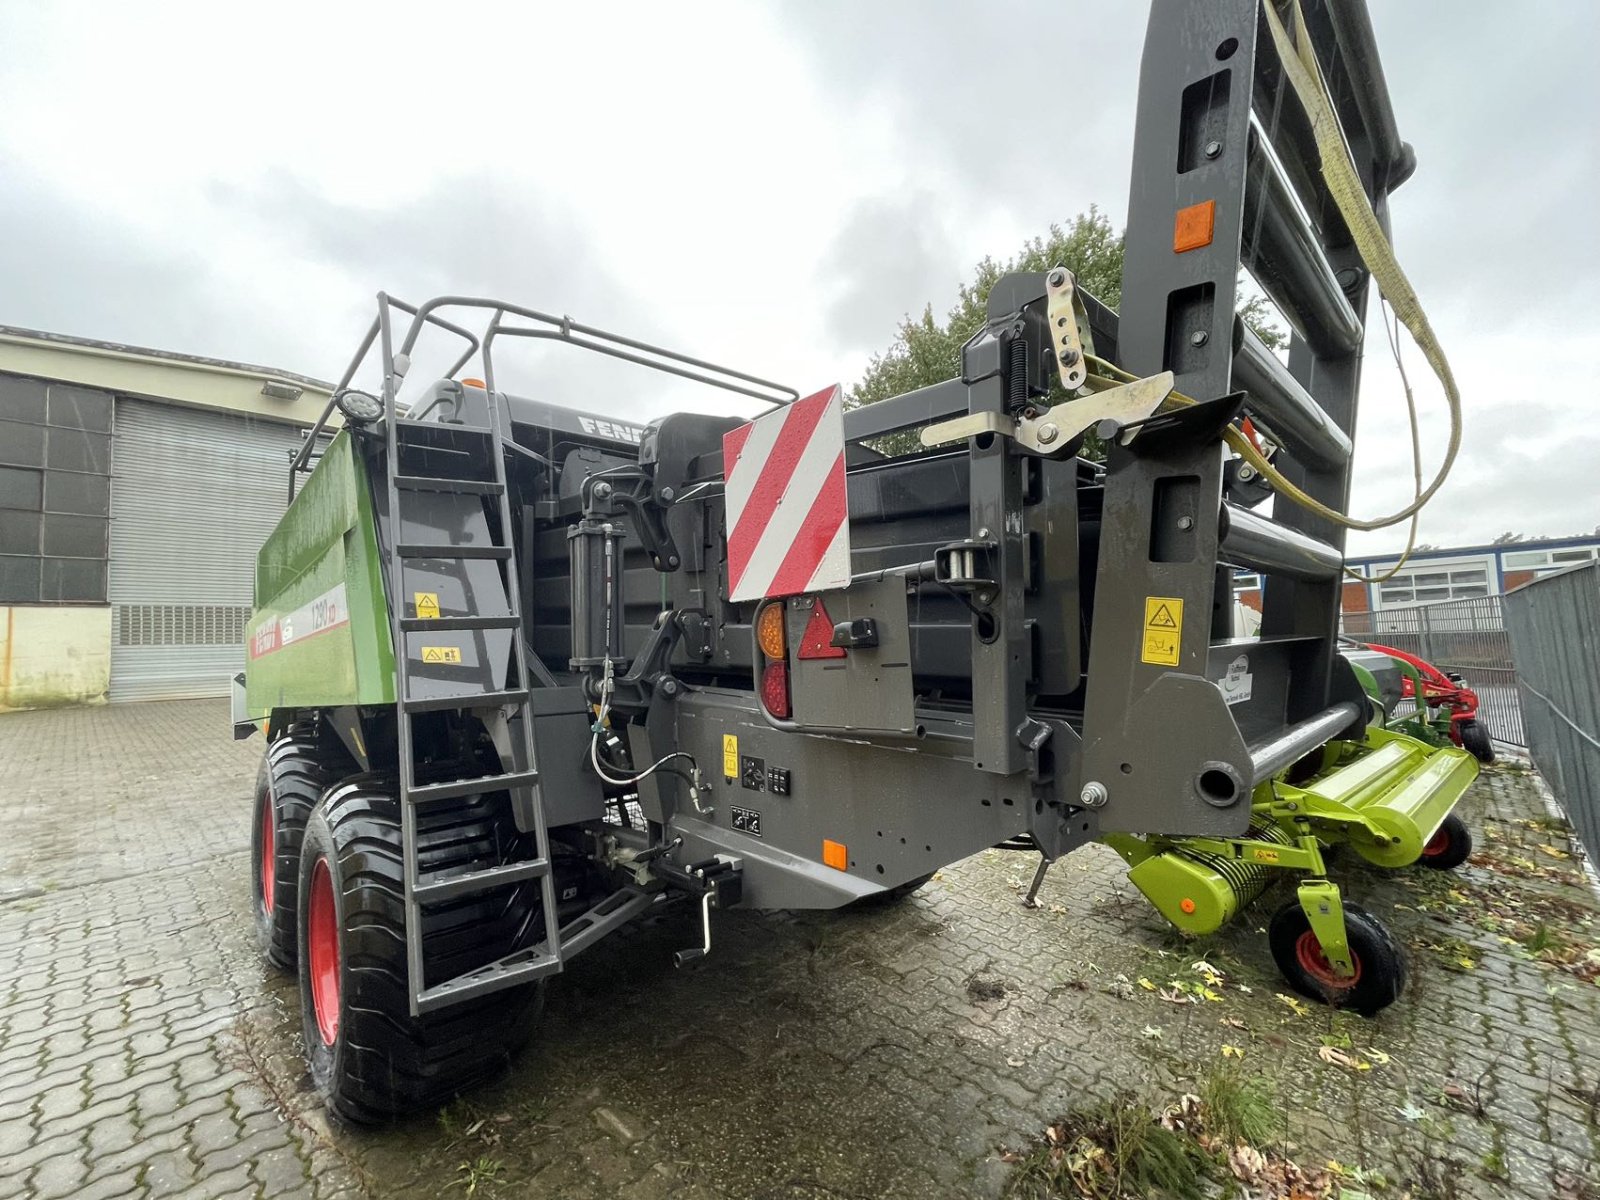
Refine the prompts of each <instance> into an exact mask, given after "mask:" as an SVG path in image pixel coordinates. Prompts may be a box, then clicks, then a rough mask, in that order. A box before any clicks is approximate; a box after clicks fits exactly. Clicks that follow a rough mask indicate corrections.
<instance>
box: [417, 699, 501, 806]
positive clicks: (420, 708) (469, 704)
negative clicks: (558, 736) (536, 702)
mask: <svg viewBox="0 0 1600 1200" xmlns="http://www.w3.org/2000/svg"><path fill="white" fill-rule="evenodd" d="M527 700H528V689H527V688H512V689H511V690H510V691H504V692H467V693H464V694H461V695H454V696H412V697H410V698H408V699H406V700H404V701H402V705H403V707H404V708H405V710H406V711H407V712H439V711H440V710H441V709H446V708H494V707H498V706H499V705H502V704H525V703H527ZM413 790H415V789H413Z"/></svg>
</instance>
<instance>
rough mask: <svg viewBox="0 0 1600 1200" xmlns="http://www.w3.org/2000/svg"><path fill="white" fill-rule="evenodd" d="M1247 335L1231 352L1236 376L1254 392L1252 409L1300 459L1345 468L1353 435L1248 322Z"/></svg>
mask: <svg viewBox="0 0 1600 1200" xmlns="http://www.w3.org/2000/svg"><path fill="white" fill-rule="evenodd" d="M1243 335H1244V336H1243V339H1242V340H1241V342H1240V344H1239V352H1238V353H1237V354H1236V355H1234V358H1233V380H1234V383H1235V384H1236V385H1237V386H1239V387H1242V388H1244V389H1245V391H1247V392H1249V393H1250V405H1249V407H1250V411H1251V412H1252V413H1255V414H1256V415H1257V416H1259V417H1260V418H1261V420H1262V422H1263V423H1264V424H1266V425H1267V426H1268V427H1269V428H1270V430H1271V432H1272V433H1273V434H1274V435H1275V436H1276V437H1277V439H1278V440H1279V441H1280V442H1281V444H1282V445H1283V447H1284V449H1285V450H1287V451H1288V452H1289V453H1290V454H1292V455H1294V456H1295V457H1296V458H1298V459H1299V460H1300V461H1302V462H1305V463H1309V464H1310V465H1312V466H1314V467H1321V468H1327V469H1332V470H1339V469H1342V468H1343V467H1344V465H1345V464H1346V463H1348V462H1349V461H1350V453H1351V447H1350V435H1349V434H1347V433H1345V431H1344V430H1342V429H1340V428H1339V426H1338V425H1337V424H1335V422H1334V420H1333V418H1332V417H1330V416H1329V415H1328V414H1327V413H1325V412H1324V411H1323V410H1322V406H1321V405H1320V404H1318V403H1317V402H1316V401H1315V400H1313V399H1312V398H1311V393H1309V392H1308V391H1306V390H1305V388H1303V387H1301V386H1300V384H1299V383H1298V382H1297V381H1296V380H1295V378H1294V376H1293V375H1291V374H1289V368H1288V367H1287V366H1285V365H1284V364H1283V362H1282V361H1281V360H1280V359H1279V358H1278V356H1277V355H1276V354H1274V353H1273V352H1272V351H1271V350H1268V349H1267V347H1266V345H1265V344H1264V343H1263V342H1262V341H1261V339H1260V338H1258V337H1257V336H1256V335H1255V334H1254V333H1253V332H1252V331H1251V330H1250V329H1248V328H1246V329H1244V331H1243Z"/></svg>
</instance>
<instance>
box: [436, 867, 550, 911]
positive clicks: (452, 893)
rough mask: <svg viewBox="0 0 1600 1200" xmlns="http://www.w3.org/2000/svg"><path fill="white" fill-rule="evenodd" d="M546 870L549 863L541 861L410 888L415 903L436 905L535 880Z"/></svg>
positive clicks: (469, 873) (488, 870) (494, 868)
mask: <svg viewBox="0 0 1600 1200" xmlns="http://www.w3.org/2000/svg"><path fill="white" fill-rule="evenodd" d="M549 871H550V863H549V861H548V860H546V859H543V858H535V859H530V860H529V861H528V862H520V863H507V864H505V865H504V866H499V867H485V868H484V869H483V870H481V871H468V872H466V873H465V874H463V875H454V876H451V877H450V878H449V879H441V880H439V881H437V882H436V883H419V884H417V885H416V886H414V887H413V888H412V889H411V898H412V899H413V900H415V901H416V902H417V903H418V904H438V903H439V902H440V901H443V900H454V899H455V898H456V897H457V896H470V895H472V894H473V893H474V892H486V891H488V890H489V889H490V888H495V887H504V886H505V885H506V884H508V883H521V882H522V881H523V880H524V879H538V878H540V877H542V876H544V875H546V874H548V873H549Z"/></svg>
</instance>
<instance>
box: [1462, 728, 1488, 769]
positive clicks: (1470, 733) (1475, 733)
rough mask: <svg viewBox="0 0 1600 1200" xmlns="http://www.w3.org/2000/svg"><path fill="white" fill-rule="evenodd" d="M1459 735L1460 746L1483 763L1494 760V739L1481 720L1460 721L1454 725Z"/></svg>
mask: <svg viewBox="0 0 1600 1200" xmlns="http://www.w3.org/2000/svg"><path fill="white" fill-rule="evenodd" d="M1456 732H1457V733H1459V734H1460V735H1461V748H1462V749H1463V750H1465V751H1466V752H1467V753H1468V754H1470V755H1472V757H1473V758H1475V759H1477V760H1478V761H1479V762H1481V763H1484V764H1485V765H1487V764H1489V763H1492V762H1493V761H1494V739H1493V738H1491V737H1490V736H1489V730H1488V729H1487V728H1486V727H1485V726H1484V724H1483V722H1482V721H1479V720H1476V719H1474V720H1471V721H1462V722H1460V723H1459V724H1457V726H1456Z"/></svg>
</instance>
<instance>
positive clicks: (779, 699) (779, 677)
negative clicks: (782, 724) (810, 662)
mask: <svg viewBox="0 0 1600 1200" xmlns="http://www.w3.org/2000/svg"><path fill="white" fill-rule="evenodd" d="M761 703H762V704H763V705H764V706H765V707H766V710H767V711H768V712H769V713H771V714H772V715H773V716H775V717H777V718H778V720H780V721H786V720H788V719H789V667H788V665H787V664H786V663H781V662H771V663H768V664H767V665H766V667H765V668H764V669H763V670H762V672H761Z"/></svg>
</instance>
